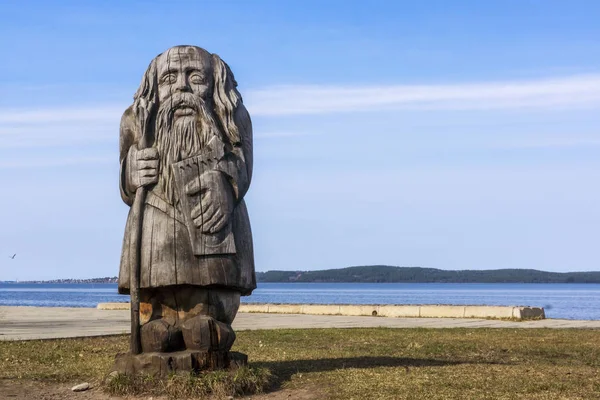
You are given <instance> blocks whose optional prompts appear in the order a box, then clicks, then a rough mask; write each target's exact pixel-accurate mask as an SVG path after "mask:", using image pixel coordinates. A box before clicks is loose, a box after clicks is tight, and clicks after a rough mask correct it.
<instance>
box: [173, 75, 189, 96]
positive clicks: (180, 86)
mask: <svg viewBox="0 0 600 400" xmlns="http://www.w3.org/2000/svg"><path fill="white" fill-rule="evenodd" d="M175 90H177V91H179V92H189V91H190V85H189V83H188V80H187V77H186V76H185V74H179V76H178V77H177V82H175Z"/></svg>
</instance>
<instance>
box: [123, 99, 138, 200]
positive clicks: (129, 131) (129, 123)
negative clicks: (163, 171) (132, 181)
mask: <svg viewBox="0 0 600 400" xmlns="http://www.w3.org/2000/svg"><path fill="white" fill-rule="evenodd" d="M135 127H136V125H135V118H134V115H133V107H129V108H127V110H125V112H124V113H123V116H122V117H121V126H120V135H119V162H120V168H119V188H120V191H121V198H122V199H123V201H124V202H125V204H127V205H128V206H131V205H132V204H133V200H134V198H135V193H130V192H129V191H128V190H127V181H126V180H125V177H126V171H127V153H128V152H129V148H130V147H131V146H133V145H135V144H137V142H138V138H137V135H136V131H137V130H136V129H135Z"/></svg>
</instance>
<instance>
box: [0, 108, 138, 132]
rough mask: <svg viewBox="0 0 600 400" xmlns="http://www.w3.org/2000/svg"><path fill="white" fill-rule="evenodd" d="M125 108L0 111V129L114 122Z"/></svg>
mask: <svg viewBox="0 0 600 400" xmlns="http://www.w3.org/2000/svg"><path fill="white" fill-rule="evenodd" d="M126 108H127V106H122V107H120V106H95V107H89V106H88V107H79V108H78V107H55V108H52V107H50V108H46V109H41V108H38V109H4V110H0V128H2V127H3V126H5V125H9V124H13V125H14V124H23V125H35V124H46V123H70V122H116V123H118V122H119V120H120V119H121V115H122V114H123V111H125V109H126Z"/></svg>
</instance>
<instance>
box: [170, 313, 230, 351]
mask: <svg viewBox="0 0 600 400" xmlns="http://www.w3.org/2000/svg"><path fill="white" fill-rule="evenodd" d="M181 332H182V333H183V340H184V342H185V347H186V348H187V349H188V350H202V351H216V350H221V351H229V349H231V346H232V345H233V342H234V341H235V332H234V331H233V329H232V328H231V325H229V324H225V323H223V322H220V321H217V320H216V319H214V318H212V317H209V316H207V315H196V316H195V317H192V318H190V319H188V320H186V321H185V322H184V323H183V324H181Z"/></svg>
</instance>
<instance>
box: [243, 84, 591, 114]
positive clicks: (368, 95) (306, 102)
mask: <svg viewBox="0 0 600 400" xmlns="http://www.w3.org/2000/svg"><path fill="white" fill-rule="evenodd" d="M245 99H246V103H247V105H248V108H249V109H250V112H251V114H252V115H261V116H283V115H300V114H327V113H336V112H357V111H376V110H396V109H436V110H481V109H516V108H523V107H527V108H529V107H534V108H550V109H552V108H555V107H590V106H594V105H600V75H584V76H572V77H562V78H554V79H543V80H533V81H507V82H482V83H465V84H449V85H390V86H318V85H306V86H294V85H292V86H276V87H271V88H265V89H259V90H254V91H250V92H248V93H247V94H246V95H245Z"/></svg>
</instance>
